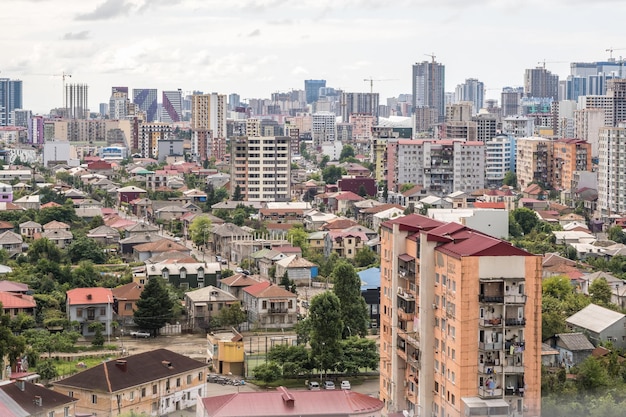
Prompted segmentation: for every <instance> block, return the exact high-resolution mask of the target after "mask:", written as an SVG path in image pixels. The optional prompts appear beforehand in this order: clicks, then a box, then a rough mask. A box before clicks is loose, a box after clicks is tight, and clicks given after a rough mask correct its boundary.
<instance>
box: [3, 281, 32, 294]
mask: <svg viewBox="0 0 626 417" xmlns="http://www.w3.org/2000/svg"><path fill="white" fill-rule="evenodd" d="M0 291H4V292H8V293H11V294H28V292H29V291H30V289H29V288H28V284H22V283H21V282H15V281H8V280H2V281H0Z"/></svg>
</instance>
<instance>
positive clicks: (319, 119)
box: [312, 111, 337, 148]
mask: <svg viewBox="0 0 626 417" xmlns="http://www.w3.org/2000/svg"><path fill="white" fill-rule="evenodd" d="M312 136H313V146H315V148H319V147H321V146H322V144H324V143H328V142H334V141H335V140H336V139H337V118H336V116H335V113H331V112H327V111H324V112H318V113H313V127H312Z"/></svg>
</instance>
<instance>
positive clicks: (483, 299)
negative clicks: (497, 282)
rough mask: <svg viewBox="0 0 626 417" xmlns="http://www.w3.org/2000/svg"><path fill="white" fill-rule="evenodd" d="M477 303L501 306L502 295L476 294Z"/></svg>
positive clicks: (502, 301)
mask: <svg viewBox="0 0 626 417" xmlns="http://www.w3.org/2000/svg"><path fill="white" fill-rule="evenodd" d="M478 302H479V303H489V304H502V303H504V295H485V294H478Z"/></svg>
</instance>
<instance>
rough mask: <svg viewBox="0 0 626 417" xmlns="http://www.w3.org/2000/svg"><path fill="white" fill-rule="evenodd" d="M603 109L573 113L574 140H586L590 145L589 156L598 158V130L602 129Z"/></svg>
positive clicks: (589, 109) (590, 109)
mask: <svg viewBox="0 0 626 417" xmlns="http://www.w3.org/2000/svg"><path fill="white" fill-rule="evenodd" d="M604 114H605V111H604V109H595V108H588V109H582V110H577V111H575V112H574V121H575V126H574V136H572V137H574V138H578V139H582V140H586V141H587V142H589V143H590V144H591V156H592V157H594V158H595V157H597V156H598V141H599V140H600V128H602V127H604V117H605V116H604Z"/></svg>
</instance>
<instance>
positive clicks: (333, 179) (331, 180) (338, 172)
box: [322, 165, 345, 184]
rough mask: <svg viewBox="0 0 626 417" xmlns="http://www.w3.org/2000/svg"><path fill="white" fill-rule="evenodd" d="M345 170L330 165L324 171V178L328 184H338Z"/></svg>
mask: <svg viewBox="0 0 626 417" xmlns="http://www.w3.org/2000/svg"><path fill="white" fill-rule="evenodd" d="M343 174H345V170H344V169H343V168H341V167H338V166H337V165H329V166H327V167H326V168H324V169H323V170H322V178H323V179H324V182H325V183H326V184H336V183H337V181H338V180H339V179H341V176H342V175H343Z"/></svg>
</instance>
